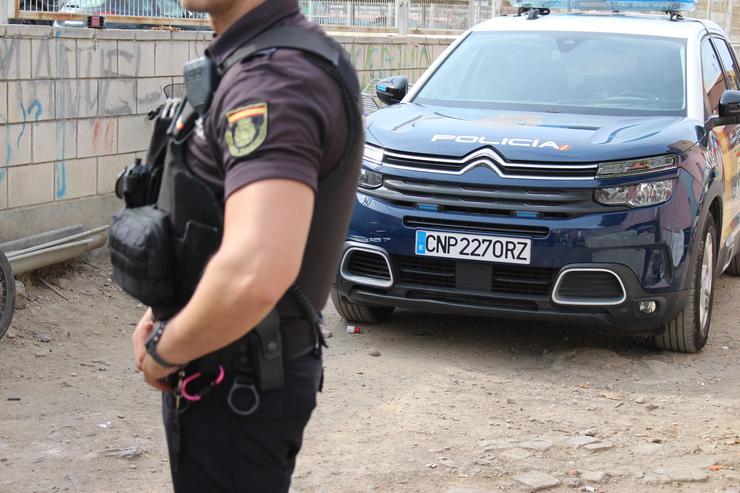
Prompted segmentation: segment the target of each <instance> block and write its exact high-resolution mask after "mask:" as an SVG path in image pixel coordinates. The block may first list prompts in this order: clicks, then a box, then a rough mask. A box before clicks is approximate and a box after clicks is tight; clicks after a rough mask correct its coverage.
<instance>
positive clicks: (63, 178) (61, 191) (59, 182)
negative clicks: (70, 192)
mask: <svg viewBox="0 0 740 493" xmlns="http://www.w3.org/2000/svg"><path fill="white" fill-rule="evenodd" d="M54 176H55V179H56V198H57V199H63V198H64V196H65V195H66V194H67V169H66V166H65V163H64V161H62V162H61V163H54Z"/></svg>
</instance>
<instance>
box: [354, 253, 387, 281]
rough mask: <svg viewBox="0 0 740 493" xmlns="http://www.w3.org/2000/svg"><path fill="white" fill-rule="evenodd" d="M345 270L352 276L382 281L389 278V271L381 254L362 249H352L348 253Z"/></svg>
mask: <svg viewBox="0 0 740 493" xmlns="http://www.w3.org/2000/svg"><path fill="white" fill-rule="evenodd" d="M347 271H348V272H349V273H350V274H352V275H354V276H362V277H370V278H372V279H378V280H383V281H390V280H391V273H390V271H389V270H388V264H387V263H386V261H385V259H384V258H383V256H382V255H380V254H378V253H372V252H367V251H364V250H354V251H352V252H350V253H349V259H348V262H347Z"/></svg>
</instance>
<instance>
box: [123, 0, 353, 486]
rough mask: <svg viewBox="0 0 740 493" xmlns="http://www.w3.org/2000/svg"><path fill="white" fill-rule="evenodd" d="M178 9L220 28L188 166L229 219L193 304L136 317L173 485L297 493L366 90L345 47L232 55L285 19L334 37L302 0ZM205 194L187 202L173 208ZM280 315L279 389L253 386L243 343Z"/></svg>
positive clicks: (240, 0)
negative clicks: (335, 53) (209, 94)
mask: <svg viewBox="0 0 740 493" xmlns="http://www.w3.org/2000/svg"><path fill="white" fill-rule="evenodd" d="M182 3H183V6H184V7H185V8H186V9H189V10H193V11H198V12H207V13H208V14H209V15H210V19H211V23H212V25H213V28H214V31H215V32H216V37H215V39H214V41H213V42H212V43H211V45H210V47H209V48H208V50H207V54H208V56H209V57H210V58H211V59H212V60H214V61H215V63H217V64H218V65H219V67H221V69H222V73H221V74H220V75H221V80H220V82H219V84H218V86H217V89H216V90H215V93H214V94H213V98H212V102H211V104H210V109H209V110H208V112H207V114H205V115H201V118H199V119H198V121H197V123H196V124H195V125H194V129H193V131H192V132H191V133H189V134H188V136H187V141H186V142H185V143H184V145H183V148H184V150H183V160H184V161H185V162H186V163H187V167H188V168H189V170H190V171H191V172H192V175H194V176H195V177H196V178H197V179H198V180H200V181H201V182H202V183H204V184H205V185H206V186H207V187H208V189H209V190H211V191H212V192H213V193H214V196H216V197H218V198H219V199H220V200H221V201H222V203H223V228H222V233H221V241H220V246H218V248H217V249H216V250H215V252H214V253H213V255H212V256H211V257H210V261H209V262H208V263H207V266H206V267H205V269H204V270H203V272H202V275H201V277H200V278H199V282H197V288H195V289H194V292H193V293H192V295H191V296H189V297H188V300H187V303H184V305H183V306H182V307H179V308H178V310H177V312H176V314H175V315H174V316H172V317H171V318H169V319H168V320H161V319H157V310H156V309H155V310H154V314H153V312H152V310H151V309H149V310H147V312H146V313H145V314H144V316H143V317H142V319H141V320H140V322H139V324H138V326H137V327H136V329H135V331H134V334H133V346H134V357H135V363H136V365H137V367H138V368H139V369H140V370H142V371H143V373H144V376H145V378H146V382H147V383H148V384H149V385H151V386H153V387H156V388H158V389H160V390H162V391H163V392H165V394H164V399H163V416H164V422H165V429H166V434H167V441H168V447H169V450H170V462H171V468H172V475H173V483H174V487H175V490H176V491H178V492H184V491H194V492H196V491H197V492H204V491H208V492H210V491H225V492H233V491H249V492H270V493H273V492H281V491H284V492H287V491H288V489H289V486H290V478H291V475H292V472H293V469H294V466H295V460H296V455H297V454H298V451H299V450H300V448H301V443H302V436H303V430H304V428H305V426H306V424H307V423H308V420H309V418H310V416H311V412H312V410H313V409H314V407H315V404H316V393H317V391H319V389H320V386H321V382H322V379H323V371H322V361H321V355H320V344H321V341H320V338H321V336H320V331H317V330H315V325H316V324H315V322H316V320H315V316H313V315H312V314H311V312H312V310H314V309H320V308H321V307H323V305H324V304H325V302H326V299H327V296H328V292H329V288H330V284H331V282H332V278H333V276H334V273H335V272H336V266H337V264H338V259H339V255H340V253H341V249H342V244H343V241H344V238H345V234H346V228H347V224H348V221H349V215H350V213H351V208H352V203H353V200H354V189H355V185H356V180H357V175H358V172H359V161H360V157H361V152H362V151H361V149H362V130H361V123H360V124H359V126H358V122H361V117H360V113H359V109H358V106H357V105H356V104H354V103H356V99H357V96H358V92H359V90H358V88H357V85H358V84H357V80H356V78H355V77H356V76H355V74H354V72H353V71H352V69H351V65H349V62H348V60H347V59H346V57H345V55H344V54H343V52H342V55H341V57H339V58H337V57H334V58H333V62H334V63H333V65H332V56H327V57H324V58H322V57H320V56H316V54H312V53H307V52H306V51H302V50H301V49H292V48H285V47H282V46H280V45H281V43H275V44H276V45H278V46H276V47H274V48H271V49H264V50H260V51H259V52H258V53H256V54H250V55H249V56H247V57H245V58H244V59H241V60H236V61H235V62H233V61H231V60H233V58H234V56H236V55H237V54H238V53H239V50H242V49H243V48H244V47H245V46H248V45H249V43H250V42H252V41H253V40H255V39H259V38H260V37H261V36H265V35H266V34H269V33H270V32H273V31H275V30H276V29H280V28H285V27H294V28H301V29H303V30H304V31H307V32H309V33H313V35H314V36H313V38H314V40H315V38H316V35H319V36H320V37H322V39H326V38H325V35H324V34H323V32H322V31H321V30H320V28H318V27H317V26H315V25H314V24H311V23H309V22H308V21H307V20H306V19H305V18H304V17H303V16H302V15H301V14H300V11H299V8H298V2H297V0H183V2H182ZM275 32H276V31H275ZM308 44H311V43H307V45H308ZM313 44H316V43H313ZM319 44H320V43H319ZM226 62H229V63H226ZM348 66H349V67H350V69H349V70H348V69H347V67H348ZM348 94H349V96H348ZM165 173H166V172H165ZM165 181H166V179H165ZM175 181H177V180H175ZM166 186H167V185H165V184H163V185H162V187H163V189H164V188H165V187H166ZM199 195H200V194H191V195H190V196H187V194H183V193H180V194H179V195H175V198H174V199H173V200H174V204H170V206H169V208H170V209H173V208H177V207H179V206H181V205H188V204H190V203H195V201H197V199H198V196H199ZM161 202H162V200H161V198H160V203H161ZM199 207H200V208H202V207H201V206H198V207H194V209H198V208H199ZM163 208H164V209H165V210H166V211H167V209H168V206H164V207H163ZM167 212H170V211H167ZM196 213H198V211H197V210H195V211H192V214H196ZM175 227H176V226H175ZM189 245H190V246H192V243H190V244H189V243H188V242H187V241H186V242H185V247H187V246H189ZM184 267H186V266H184V265H176V267H175V269H176V270H180V269H182V268H184ZM174 277H175V278H176V279H177V278H178V272H175V274H174ZM291 293H292V294H293V295H295V296H291ZM302 296H303V299H302V302H301V297H302ZM272 313H277V315H278V318H279V327H280V333H281V336H280V338H281V339H280V340H279V341H277V342H278V344H277V346H276V345H274V344H273V343H272V342H271V343H270V344H272V345H268V346H269V347H268V349H270V348H272V349H273V350H274V349H275V347H280V351H281V353H282V356H283V358H282V370H283V371H284V374H283V375H282V376H281V377H280V378H282V381H281V382H282V385H277V386H276V387H277V388H271V389H270V390H266V391H265V390H258V391H257V392H256V395H251V394H250V391H249V390H250V389H254V387H253V386H250V385H248V384H249V383H250V382H252V380H243V378H246V377H244V375H254V369H253V368H250V367H249V366H250V365H254V361H255V360H254V358H247V357H246V356H247V354H255V353H254V351H252V350H251V349H248V348H247V345H248V344H259V343H258V342H257V343H255V342H254V341H253V340H250V339H247V338H246V336H248V335H249V333H250V331H251V330H252V328H254V327H255V326H258V324H260V323H261V322H264V320H265V319H266V318H269V316H270V314H272ZM312 317H313V318H314V320H311V318H312ZM253 332H256V331H253ZM252 335H253V334H252ZM248 341H249V342H248ZM214 354H215V355H218V356H216V359H215V365H214V368H216V370H215V371H214V372H213V373H212V374H209V375H206V374H201V373H204V371H200V369H199V368H201V367H199V366H197V364H198V362H200V361H203V360H204V358H205V357H211V358H212V359H213V355H214ZM234 354H235V355H234ZM219 358H222V359H219ZM229 362H231V363H233V364H230V363H229ZM234 362H236V363H234ZM262 371H263V373H264V372H265V370H264V369H263V370H262ZM240 372H241V373H240ZM240 375H241V376H240ZM240 378H242V380H240ZM245 382H246V383H245ZM188 385H190V387H188ZM244 389H247V390H246V391H245V390H244ZM237 394H238V396H237ZM186 401H187V402H186ZM238 401H243V402H242V403H240V404H235V403H237V402H238Z"/></svg>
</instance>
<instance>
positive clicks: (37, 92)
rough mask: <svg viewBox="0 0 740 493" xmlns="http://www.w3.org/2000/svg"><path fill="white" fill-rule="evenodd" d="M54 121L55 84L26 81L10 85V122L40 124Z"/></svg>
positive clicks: (43, 81)
mask: <svg viewBox="0 0 740 493" xmlns="http://www.w3.org/2000/svg"><path fill="white" fill-rule="evenodd" d="M52 119H54V82H52V81H50V80H39V81H36V80H26V81H22V82H15V83H13V84H11V85H10V87H9V92H8V121H10V122H11V123H19V122H38V121H43V120H52Z"/></svg>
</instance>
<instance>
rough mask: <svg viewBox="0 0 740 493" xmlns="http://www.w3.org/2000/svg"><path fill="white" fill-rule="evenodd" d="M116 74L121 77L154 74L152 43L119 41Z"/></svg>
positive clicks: (150, 75) (149, 75)
mask: <svg viewBox="0 0 740 493" xmlns="http://www.w3.org/2000/svg"><path fill="white" fill-rule="evenodd" d="M118 75H119V76H121V77H152V76H154V43H146V42H126V41H119V42H118Z"/></svg>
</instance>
